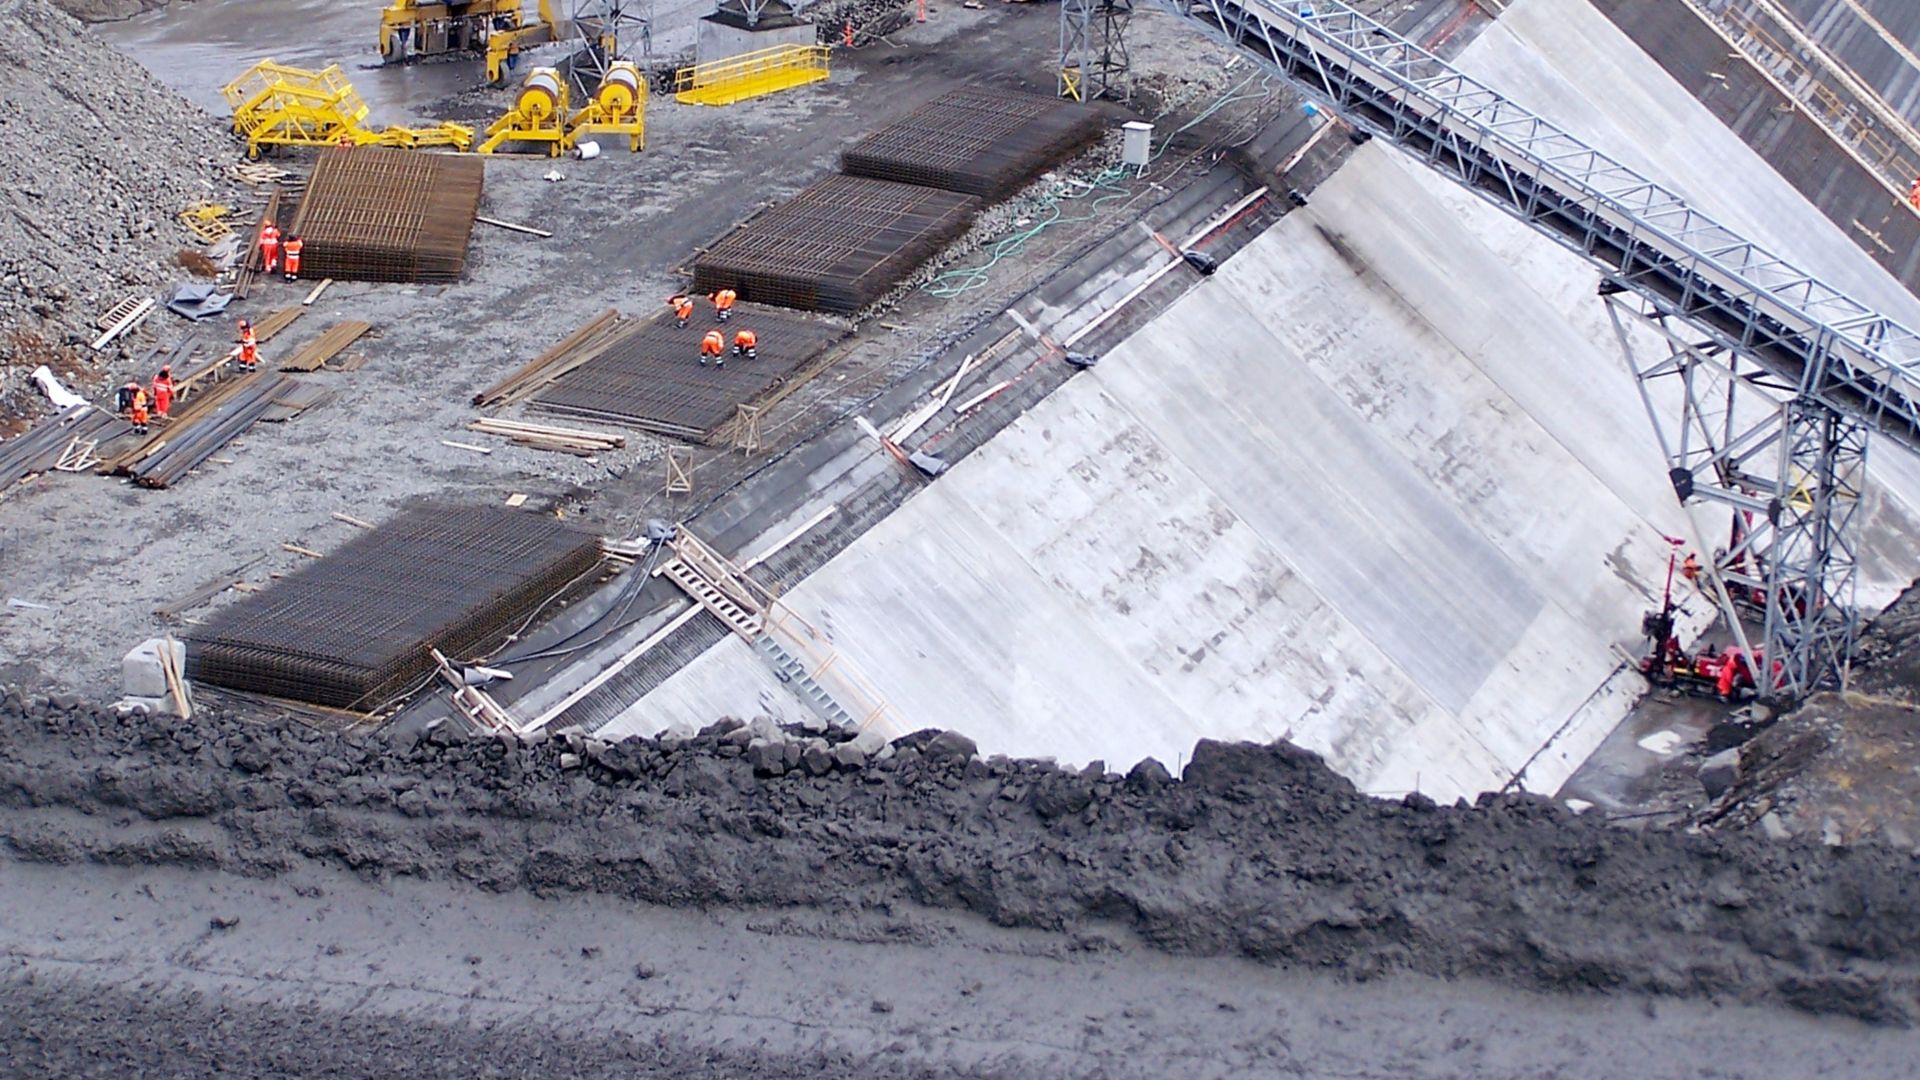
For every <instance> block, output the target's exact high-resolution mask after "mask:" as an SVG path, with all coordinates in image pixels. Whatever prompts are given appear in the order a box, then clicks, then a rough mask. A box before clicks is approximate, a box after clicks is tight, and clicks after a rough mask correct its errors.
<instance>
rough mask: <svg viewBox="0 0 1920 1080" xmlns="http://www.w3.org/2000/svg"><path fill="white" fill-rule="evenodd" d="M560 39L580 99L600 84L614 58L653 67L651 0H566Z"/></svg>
mask: <svg viewBox="0 0 1920 1080" xmlns="http://www.w3.org/2000/svg"><path fill="white" fill-rule="evenodd" d="M562 29H563V31H564V38H563V40H564V41H565V42H566V43H567V45H568V47H569V50H570V55H571V60H570V61H569V62H568V64H567V71H568V73H569V74H570V75H571V77H572V79H573V88H574V90H575V92H576V93H578V94H579V95H581V100H585V99H586V98H587V97H590V96H591V95H592V94H593V92H594V91H595V90H598V89H599V88H600V81H601V80H602V79H604V78H606V76H607V68H608V67H609V66H610V65H611V64H612V63H613V62H614V61H615V60H630V61H632V62H634V63H636V64H639V65H640V68H641V70H643V71H650V70H652V63H653V0H568V4H567V22H566V25H565V27H563V28H562Z"/></svg>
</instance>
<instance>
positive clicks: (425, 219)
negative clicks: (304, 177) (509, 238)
mask: <svg viewBox="0 0 1920 1080" xmlns="http://www.w3.org/2000/svg"><path fill="white" fill-rule="evenodd" d="M485 179H486V166H485V165H484V164H483V163H482V162H481V161H480V159H479V158H473V157H455V156H453V155H450V154H424V153H421V152H419V151H417V150H392V149H386V148H383V147H377V146H358V147H354V148H352V149H339V148H335V149H331V150H323V151H321V152H320V158H319V160H318V161H316V162H315V163H314V166H313V175H312V177H310V178H309V179H308V181H307V192H306V195H305V196H304V197H303V198H302V199H301V200H300V209H299V211H298V212H296V213H295V214H294V216H293V224H292V225H291V226H290V227H289V228H288V229H287V235H289V236H298V237H300V240H301V244H302V251H301V256H300V273H301V274H302V275H303V276H305V277H309V278H313V279H314V280H319V279H320V278H328V277H330V278H334V279H336V280H340V281H421V282H445V281H455V280H458V279H459V277H460V273H461V271H462V269H464V268H465V266H466V262H467V241H468V239H469V238H470V236H471V234H472V232H473V216H474V215H475V214H477V213H479V212H480V195H481V191H482V189H483V187H484V184H485Z"/></svg>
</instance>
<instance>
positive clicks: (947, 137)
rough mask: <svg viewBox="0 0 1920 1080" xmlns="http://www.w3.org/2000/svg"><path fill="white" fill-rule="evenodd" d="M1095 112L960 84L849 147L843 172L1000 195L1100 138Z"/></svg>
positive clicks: (842, 160) (992, 197)
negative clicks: (948, 92) (950, 91)
mask: <svg viewBox="0 0 1920 1080" xmlns="http://www.w3.org/2000/svg"><path fill="white" fill-rule="evenodd" d="M1101 129H1102V124H1101V119H1100V114H1099V113H1098V112H1096V111H1095V110H1094V109H1092V108H1090V107H1088V106H1086V105H1082V104H1079V103H1077V102H1072V101H1063V100H1061V99H1059V98H1050V97H1041V96H1039V95H1037V94H1023V93H1019V92H1018V91H1010V90H994V89H990V88H988V87H981V86H966V87H961V88H960V89H958V90H955V91H954V92H952V93H950V94H947V95H946V96H944V97H940V98H936V99H935V100H933V101H930V102H928V103H927V104H925V105H922V106H921V107H919V108H918V109H915V110H914V111H912V112H910V113H908V114H907V115H906V116H904V117H901V118H900V119H899V120H897V121H895V122H894V123H892V124H889V125H887V126H886V127H883V128H881V129H880V130H879V131H876V132H874V133H873V134H871V135H869V136H867V137H866V138H864V139H861V140H860V141H859V142H857V143H855V144H853V146H852V147H851V148H850V149H848V150H847V151H846V152H845V153H842V154H841V155H840V171H841V172H844V173H846V174H847V175H848V176H869V177H873V178H874V179H877V180H895V181H899V182H901V183H907V184H925V185H927V186H928V187H937V188H945V189H946V190H948V191H959V192H964V193H966V194H968V195H978V196H979V197H981V198H983V199H986V200H988V201H998V200H1000V199H1004V198H1006V197H1007V196H1009V195H1012V194H1013V193H1014V192H1016V191H1018V190H1020V189H1021V188H1022V187H1025V186H1026V185H1027V183H1028V182H1030V181H1031V180H1033V178H1034V177H1036V176H1039V175H1040V174H1041V173H1043V172H1045V171H1046V170H1047V169H1049V168H1051V167H1052V166H1054V165H1056V164H1058V163H1060V162H1061V161H1064V160H1066V159H1067V158H1068V157H1071V156H1072V155H1074V154H1076V153H1079V152H1080V151H1081V150H1084V149H1085V148H1086V147H1088V146H1089V145H1091V144H1092V143H1093V142H1094V141H1095V140H1096V139H1098V138H1099V137H1100V132H1101Z"/></svg>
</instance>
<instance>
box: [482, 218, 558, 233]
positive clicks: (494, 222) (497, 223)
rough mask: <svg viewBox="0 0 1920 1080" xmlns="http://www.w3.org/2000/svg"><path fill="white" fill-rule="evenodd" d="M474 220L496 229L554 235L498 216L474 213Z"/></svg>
mask: <svg viewBox="0 0 1920 1080" xmlns="http://www.w3.org/2000/svg"><path fill="white" fill-rule="evenodd" d="M473 220H475V221H477V222H479V223H480V224H482V225H491V226H493V227H494V228H496V229H511V230H513V231H514V232H517V233H526V234H527V235H529V236H541V237H550V236H552V235H553V234H552V233H550V232H548V231H547V230H545V229H536V228H533V227H532V226H530V225H515V224H514V223H513V222H511V221H501V220H500V219H498V218H490V217H481V216H480V215H478V214H475V215H474V218H473Z"/></svg>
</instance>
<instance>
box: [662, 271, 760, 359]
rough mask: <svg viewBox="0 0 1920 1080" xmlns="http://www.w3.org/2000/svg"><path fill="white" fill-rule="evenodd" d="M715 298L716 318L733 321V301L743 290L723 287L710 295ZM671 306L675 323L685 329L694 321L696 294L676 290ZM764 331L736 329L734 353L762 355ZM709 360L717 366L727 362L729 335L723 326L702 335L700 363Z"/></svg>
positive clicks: (712, 299) (720, 320)
mask: <svg viewBox="0 0 1920 1080" xmlns="http://www.w3.org/2000/svg"><path fill="white" fill-rule="evenodd" d="M707 299H708V300H711V301H712V302H713V314H714V318H715V320H716V321H719V322H723V323H725V322H732V321H733V305H734V304H735V303H737V302H738V301H739V299H740V294H739V293H737V292H735V291H733V290H732V289H725V288H723V289H719V290H717V291H715V292H713V293H711V294H710V295H708V297H707ZM667 306H668V307H670V308H672V309H673V317H674V324H675V325H676V326H678V327H680V329H682V330H684V329H686V328H687V325H688V324H689V323H691V322H692V321H693V297H691V296H688V295H687V294H685V293H675V294H674V295H672V296H669V297H667ZM759 347H760V335H758V334H756V333H754V332H753V331H752V330H748V329H746V328H745V327H742V328H741V329H739V330H735V331H734V332H733V355H734V356H738V357H743V358H745V359H747V360H752V359H754V358H755V357H757V356H758V355H759V352H758V349H759ZM708 361H712V362H713V366H714V367H716V368H723V367H726V366H727V336H726V334H725V333H724V332H722V331H720V330H717V329H716V330H709V331H707V332H706V334H705V335H703V336H702V337H701V338H700V366H702V367H705V366H706V365H707V362H708Z"/></svg>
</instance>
